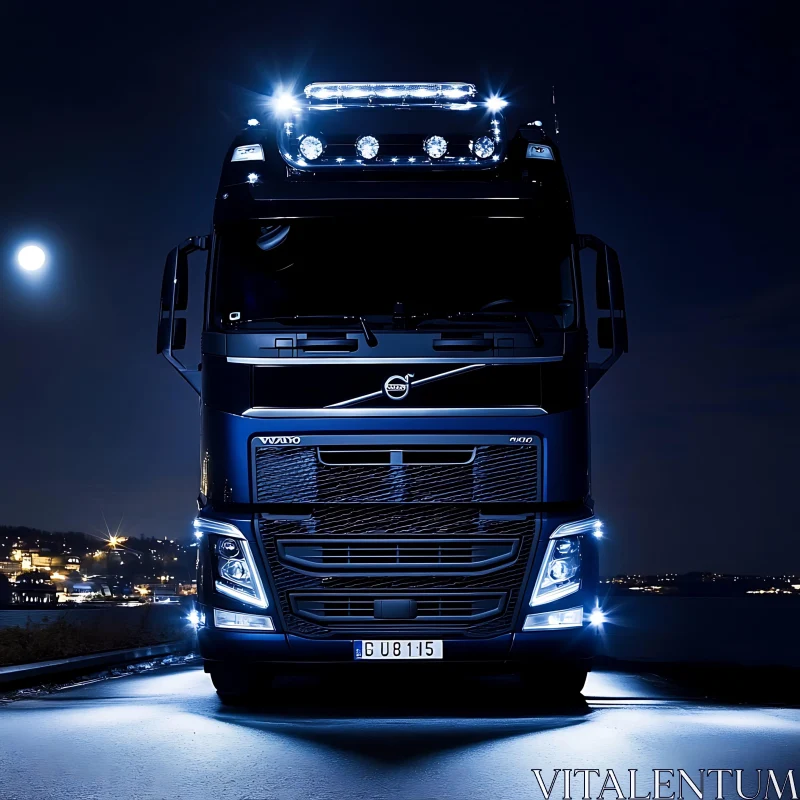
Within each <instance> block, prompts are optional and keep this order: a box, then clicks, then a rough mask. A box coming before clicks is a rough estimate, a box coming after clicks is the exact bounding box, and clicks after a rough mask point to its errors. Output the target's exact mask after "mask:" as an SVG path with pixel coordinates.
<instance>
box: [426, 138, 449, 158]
mask: <svg viewBox="0 0 800 800" xmlns="http://www.w3.org/2000/svg"><path fill="white" fill-rule="evenodd" d="M422 147H423V149H424V150H425V152H426V153H427V154H428V155H429V156H430V157H431V158H441V157H442V156H443V155H444V154H445V153H446V152H447V139H445V138H444V136H431V137H429V138H428V139H426V140H425V143H424V144H423V145H422Z"/></svg>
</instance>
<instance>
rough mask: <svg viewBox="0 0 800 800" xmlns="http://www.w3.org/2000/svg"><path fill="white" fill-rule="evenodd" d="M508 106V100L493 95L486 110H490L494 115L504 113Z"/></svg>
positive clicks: (487, 103)
mask: <svg viewBox="0 0 800 800" xmlns="http://www.w3.org/2000/svg"><path fill="white" fill-rule="evenodd" d="M507 105H508V101H507V100H503V98H502V97H497V95H492V97H490V98H489V99H488V100H487V101H486V108H488V109H489V111H491V112H492V113H493V114H495V113H497V112H498V111H502V110H503V109H504V108H505V107H506V106H507Z"/></svg>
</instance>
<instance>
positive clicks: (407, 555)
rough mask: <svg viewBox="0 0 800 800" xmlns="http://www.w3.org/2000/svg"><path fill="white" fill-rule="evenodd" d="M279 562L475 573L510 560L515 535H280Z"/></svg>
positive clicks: (353, 569)
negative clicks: (387, 537) (322, 537)
mask: <svg viewBox="0 0 800 800" xmlns="http://www.w3.org/2000/svg"><path fill="white" fill-rule="evenodd" d="M277 547H278V556H279V557H280V559H281V561H283V563H285V564H288V565H292V566H296V567H298V568H299V569H303V570H309V571H312V572H325V573H326V574H327V572H329V571H330V569H331V568H335V569H336V571H337V572H340V571H341V572H347V573H348V574H359V573H368V574H373V573H374V572H376V571H377V572H381V571H392V572H401V571H403V572H418V573H433V574H443V573H445V574H446V573H447V572H448V571H452V570H461V571H469V572H477V571H481V570H485V569H490V568H492V567H497V566H498V565H500V564H504V563H508V562H509V561H512V560H513V559H514V558H515V557H516V555H517V552H518V550H519V539H496V540H492V539H449V540H448V539H392V540H389V541H386V540H383V539H361V540H358V541H352V540H350V539H329V540H324V541H319V540H315V539H312V540H310V541H309V540H299V539H281V540H279V541H278V543H277Z"/></svg>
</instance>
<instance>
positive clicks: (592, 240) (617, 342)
mask: <svg viewBox="0 0 800 800" xmlns="http://www.w3.org/2000/svg"><path fill="white" fill-rule="evenodd" d="M578 248H579V249H581V250H586V249H588V250H591V251H593V252H594V254H595V279H594V285H595V291H594V294H595V305H596V308H597V310H598V311H605V312H608V316H602V317H600V318H599V319H598V320H597V346H598V347H599V348H600V349H603V350H611V354H610V355H609V356H608V357H607V358H606V359H605V360H604V361H602V362H600V363H597V364H594V363H590V364H589V375H590V381H589V382H590V385H591V386H593V385H594V384H595V383H597V381H598V380H600V378H601V377H602V376H603V375H604V374H605V373H606V372H607V371H608V369H609V368H610V367H611V366H612V365H613V364H614V363H615V362H616V361H617V359H619V358H620V356H621V355H622V354H623V353H627V352H628V322H627V318H626V313H625V292H624V290H623V288H622V270H621V268H620V264H619V256H618V255H617V252H616V250H614V249H613V248H611V247H609V246H608V245H607V244H606V243H605V242H603V241H601V240H600V239H598V238H597V237H596V236H589V235H583V236H579V237H578ZM590 274H591V273H590Z"/></svg>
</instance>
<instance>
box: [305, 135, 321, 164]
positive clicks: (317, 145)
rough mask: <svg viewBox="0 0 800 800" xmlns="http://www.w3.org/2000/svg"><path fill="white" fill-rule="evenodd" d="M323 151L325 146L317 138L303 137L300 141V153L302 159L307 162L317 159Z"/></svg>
mask: <svg viewBox="0 0 800 800" xmlns="http://www.w3.org/2000/svg"><path fill="white" fill-rule="evenodd" d="M324 149H325V145H324V144H323V143H322V140H321V139H319V137H317V136H304V137H303V138H302V139H301V140H300V152H301V153H302V154H303V158H307V159H308V160H309V161H314V160H315V159H317V158H319V157H320V156H321V155H322V151H323V150H324Z"/></svg>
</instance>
